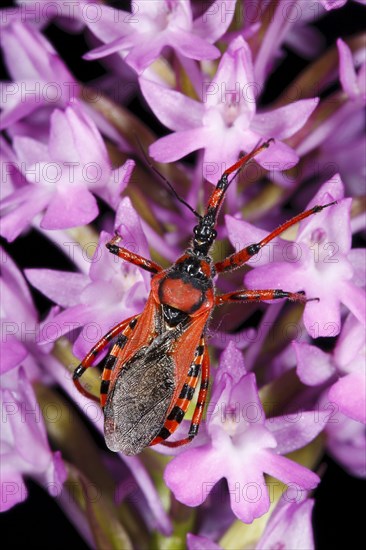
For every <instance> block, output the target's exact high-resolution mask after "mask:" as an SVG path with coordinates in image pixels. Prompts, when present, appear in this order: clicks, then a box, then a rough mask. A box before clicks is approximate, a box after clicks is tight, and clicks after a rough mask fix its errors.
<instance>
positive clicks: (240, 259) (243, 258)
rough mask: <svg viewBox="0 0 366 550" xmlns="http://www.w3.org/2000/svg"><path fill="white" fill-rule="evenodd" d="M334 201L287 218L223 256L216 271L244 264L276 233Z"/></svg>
mask: <svg viewBox="0 0 366 550" xmlns="http://www.w3.org/2000/svg"><path fill="white" fill-rule="evenodd" d="M336 202H337V201H334V202H330V203H329V204H324V205H323V206H313V208H310V209H309V210H305V212H302V213H301V214H298V215H297V216H295V217H294V218H291V220H288V221H287V222H285V223H283V224H282V225H280V226H279V227H277V229H275V230H274V231H272V233H270V234H269V235H267V237H265V238H264V239H262V240H261V241H260V242H259V243H253V244H250V245H249V246H247V247H245V248H243V249H242V250H239V252H235V253H234V254H231V255H230V256H228V257H227V258H225V260H223V261H222V262H217V263H216V264H215V269H216V271H217V273H222V272H223V271H231V270H233V269H236V268H238V267H240V266H241V265H243V264H245V263H246V262H247V261H248V260H250V258H252V257H253V256H255V255H256V254H258V252H259V251H260V250H261V249H262V248H263V247H264V246H265V245H266V244H268V243H269V242H270V241H272V240H273V239H274V238H276V237H278V235H280V234H281V233H283V232H284V231H286V229H288V228H289V227H291V226H293V225H295V224H296V223H298V222H300V221H301V220H304V219H305V218H308V217H309V216H312V215H313V214H316V213H317V212H321V211H322V210H324V208H328V206H332V205H333V204H336Z"/></svg>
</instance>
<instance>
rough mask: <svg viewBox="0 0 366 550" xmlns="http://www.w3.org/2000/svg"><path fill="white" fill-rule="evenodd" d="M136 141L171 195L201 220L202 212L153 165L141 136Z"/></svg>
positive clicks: (150, 166) (147, 162)
mask: <svg viewBox="0 0 366 550" xmlns="http://www.w3.org/2000/svg"><path fill="white" fill-rule="evenodd" d="M135 137H136V141H137V143H138V145H139V147H140V150H141V153H142V155H143V157H144V159H145V162H146V164H147V165H148V166H149V168H151V170H152V171H153V172H154V173H155V174H157V175H158V176H159V177H160V179H161V180H162V181H163V182H164V183H165V185H166V186H167V188H168V190H169V192H170V193H171V195H173V197H175V198H176V199H178V201H179V202H181V203H182V204H184V206H186V207H187V208H188V209H189V210H190V211H191V212H192V214H194V215H195V216H196V218H198V219H199V220H200V219H201V218H202V216H201V214H199V213H198V212H197V210H195V209H194V208H192V206H191V205H190V204H188V202H187V201H185V200H184V199H182V197H180V196H179V195H178V193H177V192H176V190H175V189H174V187H173V185H172V184H171V183H170V181H169V180H168V178H166V177H165V176H164V175H163V174H162V173H161V172H160V171H159V170H158V169H157V168H156V166H154V165H153V163H152V162H151V161H150V159H149V157H148V156H147V154H146V152H145V150H144V148H143V146H142V143H141V141H140V139H139V137H138V136H137V135H136V136H135Z"/></svg>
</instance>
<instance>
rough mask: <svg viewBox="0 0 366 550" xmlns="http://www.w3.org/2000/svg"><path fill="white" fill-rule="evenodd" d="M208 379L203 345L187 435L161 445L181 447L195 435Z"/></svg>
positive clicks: (206, 355) (208, 364)
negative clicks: (200, 372) (199, 382)
mask: <svg viewBox="0 0 366 550" xmlns="http://www.w3.org/2000/svg"><path fill="white" fill-rule="evenodd" d="M209 381H210V358H209V355H208V351H207V348H206V346H205V349H204V353H203V360H202V374H201V384H200V391H199V394H198V398H197V403H196V408H195V410H194V413H193V417H192V421H191V425H190V428H189V432H188V437H186V438H184V439H180V440H179V441H162V442H161V443H162V445H165V446H166V447H181V446H182V445H186V444H187V443H190V441H192V439H193V438H194V437H195V436H196V435H197V433H198V430H199V427H200V423H201V420H202V415H203V411H204V408H205V404H206V399H207V392H208V385H209Z"/></svg>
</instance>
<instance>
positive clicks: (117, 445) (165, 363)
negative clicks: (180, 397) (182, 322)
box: [104, 342, 175, 455]
mask: <svg viewBox="0 0 366 550" xmlns="http://www.w3.org/2000/svg"><path fill="white" fill-rule="evenodd" d="M168 347H169V346H168ZM174 371H175V366H174V361H173V359H172V357H171V356H170V355H168V354H167V346H166V345H161V346H159V345H156V342H155V344H154V345H152V346H149V347H145V348H142V349H141V350H140V351H139V352H138V353H136V354H135V355H134V356H133V357H132V358H131V359H130V360H129V361H128V362H127V363H126V364H125V365H124V366H123V368H122V370H121V372H120V374H119V376H118V378H117V379H116V382H115V384H114V386H113V388H112V389H111V392H110V393H109V394H108V398H107V402H106V405H105V408H104V415H105V420H104V436H105V441H106V444H107V447H109V449H111V450H112V451H121V452H123V453H124V454H126V455H135V454H138V453H140V452H141V451H142V450H143V449H144V448H145V447H147V446H148V445H149V443H151V441H152V440H153V439H154V437H155V436H156V435H157V434H158V433H159V431H160V430H161V428H162V427H163V425H164V422H165V419H166V414H167V410H168V408H169V405H170V403H171V401H172V397H173V393H174V389H175V380H174Z"/></svg>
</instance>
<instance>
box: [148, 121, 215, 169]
mask: <svg viewBox="0 0 366 550" xmlns="http://www.w3.org/2000/svg"><path fill="white" fill-rule="evenodd" d="M208 141H209V132H208V131H207V130H206V129H205V128H193V129H192V130H185V131H183V132H176V133H173V134H170V135H169V136H165V137H163V138H161V139H158V141H155V143H153V144H152V145H150V148H149V153H150V155H151V156H152V157H153V158H154V159H155V160H158V161H160V162H173V161H174V160H178V159H181V158H183V157H185V156H186V155H188V154H189V153H192V151H196V150H197V149H203V148H204V147H205V146H206V144H207V143H208Z"/></svg>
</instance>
